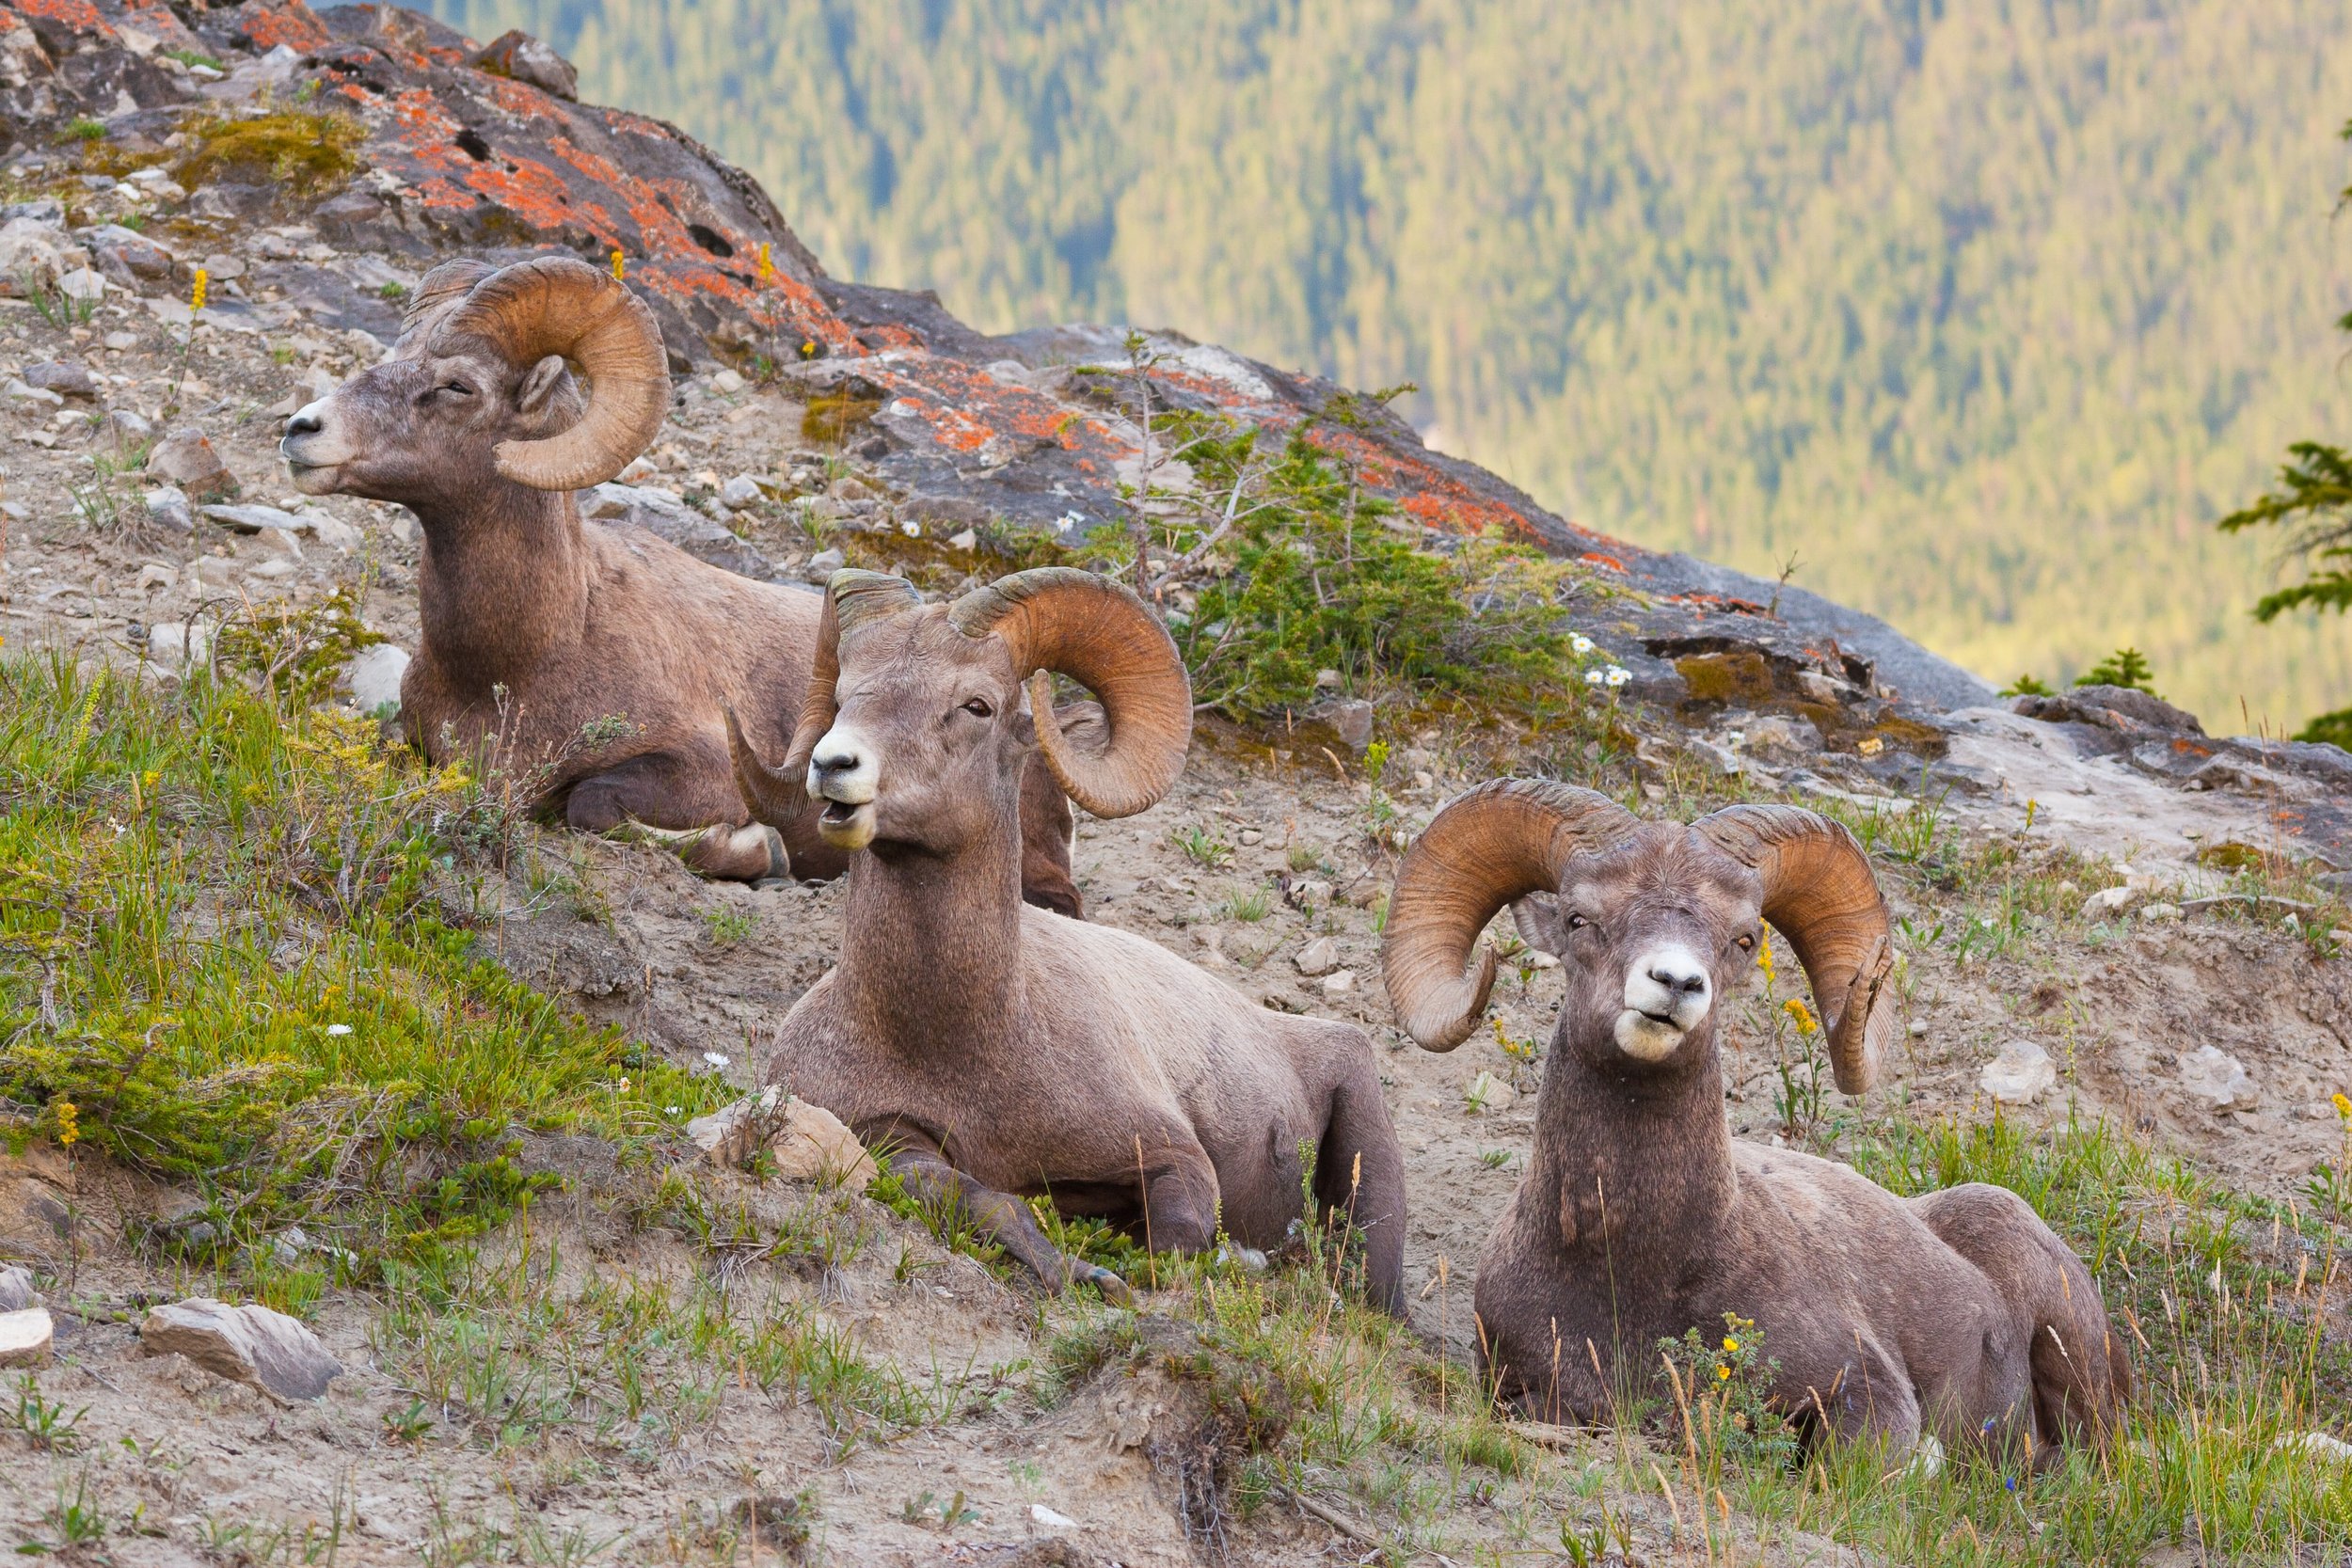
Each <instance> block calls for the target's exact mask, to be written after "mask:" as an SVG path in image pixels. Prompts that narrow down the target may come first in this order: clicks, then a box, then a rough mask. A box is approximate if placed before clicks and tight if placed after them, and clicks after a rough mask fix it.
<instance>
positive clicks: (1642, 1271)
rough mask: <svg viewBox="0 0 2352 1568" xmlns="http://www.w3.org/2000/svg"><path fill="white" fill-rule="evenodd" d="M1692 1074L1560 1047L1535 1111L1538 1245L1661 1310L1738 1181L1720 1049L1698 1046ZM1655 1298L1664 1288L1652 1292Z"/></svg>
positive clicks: (1716, 1226)
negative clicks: (1540, 1197)
mask: <svg viewBox="0 0 2352 1568" xmlns="http://www.w3.org/2000/svg"><path fill="white" fill-rule="evenodd" d="M1684 1049H1686V1050H1689V1051H1692V1052H1695V1053H1697V1056H1696V1060H1695V1061H1693V1063H1692V1065H1691V1066H1690V1067H1689V1068H1688V1069H1683V1070H1680V1071H1669V1072H1666V1073H1661V1074H1649V1073H1642V1074H1635V1073H1630V1072H1618V1071H1613V1070H1611V1069H1603V1068H1598V1067H1596V1066H1594V1065H1593V1064H1592V1063H1591V1062H1589V1061H1587V1060H1585V1059H1584V1058H1583V1057H1582V1056H1581V1054H1580V1053H1578V1052H1577V1051H1576V1050H1575V1049H1574V1048H1572V1047H1570V1046H1569V1045H1568V1044H1567V1043H1566V1042H1565V1041H1555V1042H1554V1044H1553V1047H1552V1052H1551V1063H1550V1068H1549V1071H1548V1072H1547V1073H1546V1074H1545V1082H1544V1086H1543V1098H1542V1102H1541V1103H1540V1104H1539V1105H1538V1106H1537V1107H1536V1131H1535V1147H1534V1160H1533V1162H1532V1164H1531V1167H1530V1170H1529V1175H1528V1180H1529V1183H1530V1185H1531V1188H1532V1190H1533V1191H1535V1192H1542V1193H1547V1194H1554V1195H1557V1196H1556V1197H1555V1198H1554V1199H1553V1201H1552V1202H1551V1203H1549V1204H1546V1205H1537V1206H1535V1207H1536V1208H1537V1209H1539V1210H1541V1211H1542V1212H1541V1216H1540V1219H1539V1220H1538V1221H1537V1222H1535V1226H1534V1227H1535V1228H1537V1229H1539V1231H1540V1233H1541V1235H1540V1243H1541V1244H1542V1245H1544V1246H1545V1247H1546V1248H1547V1249H1548V1250H1553V1251H1555V1252H1556V1253H1557V1254H1559V1255H1560V1256H1561V1258H1562V1260H1563V1261H1564V1262H1572V1263H1574V1264H1576V1265H1577V1266H1579V1267H1584V1266H1592V1267H1599V1268H1605V1269H1606V1270H1607V1271H1608V1272H1609V1274H1610V1275H1611V1276H1613V1278H1614V1280H1615V1281H1616V1285H1617V1289H1618V1291H1619V1294H1620V1296H1621V1298H1623V1299H1629V1300H1641V1299H1645V1294H1644V1292H1645V1291H1646V1292H1647V1297H1648V1299H1656V1298H1658V1297H1660V1296H1661V1293H1664V1288H1666V1287H1668V1282H1669V1281H1670V1280H1671V1279H1673V1278H1677V1277H1680V1276H1682V1275H1687V1273H1688V1272H1689V1269H1690V1266H1691V1264H1692V1261H1693V1259H1694V1257H1696V1256H1704V1254H1705V1253H1706V1252H1707V1251H1708V1250H1709V1249H1710V1248H1711V1246H1712V1242H1713V1238H1714V1237H1715V1236H1716V1235H1717V1233H1718V1232H1719V1231H1720V1230H1721V1228H1722V1227H1723V1226H1724V1222H1725V1220H1726V1218H1727V1216H1728V1215H1729V1213H1730V1212H1731V1208H1732V1202H1733V1197H1734V1194H1735V1191H1736V1188H1737V1180H1736V1178H1735V1176H1734V1173H1733V1169H1732V1163H1731V1133H1730V1130H1729V1128H1728V1127H1727V1126H1726V1125H1725V1123H1724V1089H1723V1069H1722V1065H1721V1063H1720V1062H1719V1061H1718V1060H1717V1058H1716V1054H1715V1047H1714V1041H1713V1040H1712V1039H1711V1038H1709V1039H1706V1040H1692V1041H1691V1042H1689V1043H1688V1044H1687V1045H1686V1046H1685V1048H1684ZM1654 1287H1655V1288H1654Z"/></svg>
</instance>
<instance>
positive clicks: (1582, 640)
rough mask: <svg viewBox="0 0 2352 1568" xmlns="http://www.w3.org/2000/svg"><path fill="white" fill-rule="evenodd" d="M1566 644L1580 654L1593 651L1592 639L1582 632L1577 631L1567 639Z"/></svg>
mask: <svg viewBox="0 0 2352 1568" xmlns="http://www.w3.org/2000/svg"><path fill="white" fill-rule="evenodd" d="M1568 646H1569V647H1571V648H1574V649H1575V650H1576V651H1577V652H1578V653H1580V654H1589V653H1591V652H1592V651H1593V640H1592V639H1591V638H1589V637H1587V636H1585V635H1584V634H1583V633H1582V632H1578V633H1577V634H1576V635H1574V636H1573V637H1570V638H1569V639H1568Z"/></svg>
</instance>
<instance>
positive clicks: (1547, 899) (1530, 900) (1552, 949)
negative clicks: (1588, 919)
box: [1511, 893, 1568, 958]
mask: <svg viewBox="0 0 2352 1568" xmlns="http://www.w3.org/2000/svg"><path fill="white" fill-rule="evenodd" d="M1511 923H1512V924H1513V925H1515V926H1517V927H1518V928H1519V940H1520V941H1521V942H1525V943H1527V945H1528V946H1530V947H1533V948H1534V949H1535V950H1536V951H1537V952H1539V953H1549V954H1550V955H1551V956H1552V957H1553V958H1560V957H1561V956H1563V955H1564V954H1565V952H1566V951H1567V945H1568V927H1567V921H1566V917H1565V916H1564V915H1563V914H1562V913H1561V912H1560V896H1559V895H1557V894H1552V893H1531V894H1529V895H1527V896H1526V897H1524V898H1522V899H1520V900H1519V901H1518V903H1516V904H1514V905H1512V906H1511Z"/></svg>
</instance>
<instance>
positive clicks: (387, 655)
mask: <svg viewBox="0 0 2352 1568" xmlns="http://www.w3.org/2000/svg"><path fill="white" fill-rule="evenodd" d="M406 673H408V655H407V654H406V653H405V652H404V651H402V650H401V649H399V648H397V647H394V646H393V645H392V644H391V643H389V642H377V643H374V644H372V645H371V646H369V647H365V648H362V649H360V650H359V651H358V653H357V654H356V655H354V656H353V657H352V660H351V663H350V664H349V665H348V666H347V667H346V668H345V669H344V671H343V681H344V684H345V685H347V686H349V687H350V688H351V705H352V706H354V707H356V708H358V710H359V711H360V712H361V713H378V712H381V711H383V710H384V709H385V708H388V707H389V708H390V709H392V710H394V711H395V712H397V711H398V710H399V707H400V682H401V677H402V676H404V675H405V674H406Z"/></svg>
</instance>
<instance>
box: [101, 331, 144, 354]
mask: <svg viewBox="0 0 2352 1568" xmlns="http://www.w3.org/2000/svg"><path fill="white" fill-rule="evenodd" d="M99 341H100V342H101V343H103V344H104V345H105V346H106V347H107V348H109V349H111V350H113V351H114V352H115V353H117V354H121V353H123V352H125V351H126V350H129V349H135V348H136V347H138V346H139V335H138V334H137V333H135V332H109V333H107V334H106V335H105V336H104V337H103V338H101V339H100V340H99Z"/></svg>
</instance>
